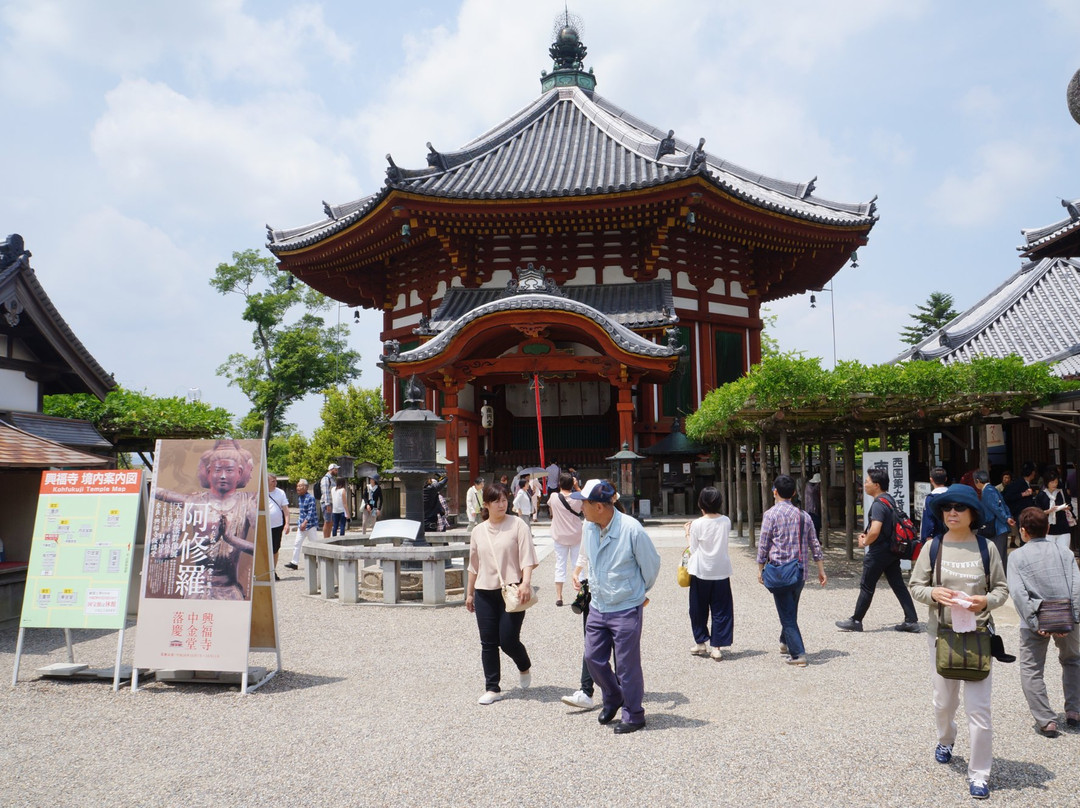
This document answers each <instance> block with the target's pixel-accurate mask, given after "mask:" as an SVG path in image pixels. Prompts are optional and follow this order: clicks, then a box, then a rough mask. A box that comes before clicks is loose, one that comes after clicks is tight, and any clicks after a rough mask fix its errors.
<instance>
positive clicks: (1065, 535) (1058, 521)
mask: <svg viewBox="0 0 1080 808" xmlns="http://www.w3.org/2000/svg"><path fill="white" fill-rule="evenodd" d="M1043 478H1044V479H1043V484H1044V485H1045V486H1046V487H1045V488H1044V489H1043V490H1042V491H1040V492H1039V493H1038V494H1036V495H1035V507H1036V508H1041V509H1042V511H1043V512H1044V513H1045V514H1046V518H1047V520H1048V521H1049V524H1050V527H1049V529H1048V530H1047V531H1046V538H1048V539H1049V540H1050V541H1052V542H1054V543H1055V544H1058V545H1060V546H1062V547H1064V548H1065V549H1066V550H1068V551H1069V552H1072V544H1071V542H1072V530H1071V529H1070V528H1069V521H1068V520H1069V517H1068V516H1067V515H1066V512H1067V511H1068V510H1069V505H1068V501H1067V500H1066V499H1065V494H1064V493H1063V492H1062V490H1061V476H1060V475H1059V474H1058V473H1057V470H1056V469H1050V470H1049V471H1047V472H1046V474H1045V475H1043Z"/></svg>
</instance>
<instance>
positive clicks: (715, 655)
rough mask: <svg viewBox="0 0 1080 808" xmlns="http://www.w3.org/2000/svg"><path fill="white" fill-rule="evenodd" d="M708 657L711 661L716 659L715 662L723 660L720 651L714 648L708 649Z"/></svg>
mask: <svg viewBox="0 0 1080 808" xmlns="http://www.w3.org/2000/svg"><path fill="white" fill-rule="evenodd" d="M709 656H711V657H712V658H713V659H717V660H719V659H723V658H724V655H723V654H722V653H720V649H719V648H715V647H714V648H712V649H710V651H709Z"/></svg>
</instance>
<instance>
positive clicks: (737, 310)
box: [709, 300, 750, 317]
mask: <svg viewBox="0 0 1080 808" xmlns="http://www.w3.org/2000/svg"><path fill="white" fill-rule="evenodd" d="M709 312H710V313H712V314H730V315H732V316H733V317H749V316H750V309H748V308H746V306H732V305H731V304H730V303H718V302H716V301H715V300H712V301H709Z"/></svg>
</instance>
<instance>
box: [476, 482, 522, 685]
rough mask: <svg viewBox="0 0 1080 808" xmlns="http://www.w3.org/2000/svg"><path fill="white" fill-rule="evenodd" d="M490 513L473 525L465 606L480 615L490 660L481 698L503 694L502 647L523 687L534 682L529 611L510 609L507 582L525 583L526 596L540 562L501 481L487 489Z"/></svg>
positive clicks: (484, 656) (483, 650)
mask: <svg viewBox="0 0 1080 808" xmlns="http://www.w3.org/2000/svg"><path fill="white" fill-rule="evenodd" d="M484 506H485V508H486V510H487V519H486V520H485V521H483V522H481V523H480V524H478V525H477V526H476V527H475V528H473V532H472V537H471V538H470V541H469V583H468V588H467V589H466V590H465V608H466V609H467V610H468V611H470V612H472V613H474V614H475V615H476V626H477V628H478V629H479V631H480V661H481V663H482V664H483V666H484V686H485V690H484V694H483V695H482V696H481V697H480V701H479V703H480V704H492V703H494V702H496V701H498V700H499V699H501V698H502V697H503V693H502V691H501V689H500V688H499V680H500V678H501V672H502V671H501V667H500V661H499V649H500V648H501V649H502V651H503V652H504V653H505V654H506V655H507V656H508V657H510V659H512V660H513V661H514V665H516V666H517V669H518V673H519V675H520V677H521V679H520V682H521V687H523V688H526V687H528V686H529V685H530V684H531V682H532V675H531V673H530V668H531V667H532V663H531V662H530V660H529V652H528V651H526V650H525V646H524V645H523V644H522V642H521V624H522V623H523V622H524V620H525V612H508V611H506V603H505V602H504V601H503V596H502V584H503V582H506V583H508V584H512V583H517V584H520V586H519V589H520V592H521V600H522V601H527V600H528V599H529V598H530V597H531V596H532V571H533V569H534V568H535V567H536V565H537V560H536V549H535V548H534V547H533V541H532V533H531V532H530V531H529V527H528V525H527V524H526V523H525V522H524V521H522V520H521V519H515V518H514V517H512V516H508V515H507V513H506V507H507V502H506V489H505V488H504V487H503V486H501V485H498V484H495V485H489V486H488V487H487V488H485V489H484Z"/></svg>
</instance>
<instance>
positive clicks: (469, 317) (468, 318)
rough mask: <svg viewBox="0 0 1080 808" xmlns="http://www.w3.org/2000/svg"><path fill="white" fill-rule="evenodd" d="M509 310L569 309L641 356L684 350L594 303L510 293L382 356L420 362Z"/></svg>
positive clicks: (395, 361)
mask: <svg viewBox="0 0 1080 808" xmlns="http://www.w3.org/2000/svg"><path fill="white" fill-rule="evenodd" d="M506 311H520V312H551V311H567V312H573V313H575V314H579V315H582V316H583V317H587V318H589V319H590V320H592V321H593V322H594V323H596V324H597V325H599V326H600V327H601V328H603V329H604V330H605V331H606V332H607V334H608V336H609V337H610V338H611V340H612V341H613V342H614V343H615V344H616V345H618V346H619V347H620V348H622V349H623V350H624V351H627V352H628V353H632V354H637V355H638V356H653V357H670V356H676V355H677V354H679V353H680V352H681V351H682V349H681V348H679V347H671V346H669V345H667V344H666V343H664V344H659V343H655V342H652V341H650V340H647V339H645V338H644V337H642V336H640V335H638V334H635V333H634V332H633V331H631V330H630V329H629V328H627V327H626V326H624V325H620V324H619V323H617V322H615V321H614V320H612V319H611V318H610V317H608V316H607V315H605V314H604V313H603V312H600V311H597V310H596V309H594V308H593V307H592V306H588V305H586V304H584V303H580V302H578V301H576V300H571V299H570V298H568V297H562V296H561V295H552V294H541V293H537V294H517V295H509V296H506V297H499V298H498V299H496V300H491V301H489V302H487V303H484V304H483V305H480V306H477V307H476V308H474V309H471V310H469V311H467V312H465V313H464V314H462V316H461V317H459V318H457V319H456V320H454V321H453V323H452V324H451V325H450V326H449V327H447V328H445V329H444V330H442V331H441V332H440V333H439V335H438V336H436V337H434V338H432V339H431V340H428V341H427V342H425V343H424V344H423V345H420V346H418V347H416V348H413V349H412V350H410V351H403V352H401V353H400V354H396V355H393V356H386V355H383V356H382V357H381V359H382V360H383V361H384V362H386V363H388V364H398V363H402V362H421V361H423V360H425V359H430V358H432V357H434V356H438V355H439V354H440V353H441V352H442V351H443V350H445V349H446V347H447V346H448V345H449V344H450V343H451V342H452V341H453V340H454V337H455V336H457V334H458V332H460V331H461V329H463V328H464V327H465V326H467V325H468V324H469V323H471V322H473V321H475V320H478V319H480V318H481V317H486V316H487V315H490V314H495V313H498V312H506Z"/></svg>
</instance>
